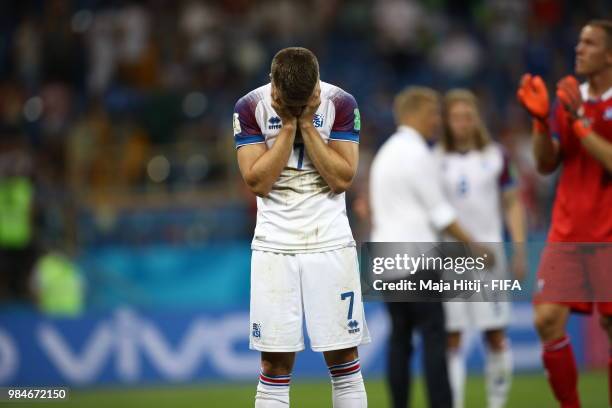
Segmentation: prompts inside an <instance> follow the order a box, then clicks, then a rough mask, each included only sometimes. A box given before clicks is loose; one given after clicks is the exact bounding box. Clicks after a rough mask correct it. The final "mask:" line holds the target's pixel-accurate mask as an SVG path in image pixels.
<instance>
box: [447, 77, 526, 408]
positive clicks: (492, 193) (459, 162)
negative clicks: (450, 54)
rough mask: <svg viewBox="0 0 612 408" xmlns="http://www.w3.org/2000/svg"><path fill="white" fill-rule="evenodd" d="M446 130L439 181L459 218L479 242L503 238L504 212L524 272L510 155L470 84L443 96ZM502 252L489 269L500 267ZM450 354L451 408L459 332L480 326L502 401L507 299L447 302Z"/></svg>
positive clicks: (460, 372)
mask: <svg viewBox="0 0 612 408" xmlns="http://www.w3.org/2000/svg"><path fill="white" fill-rule="evenodd" d="M444 102H445V108H446V109H445V112H446V121H445V134H444V137H443V139H442V142H441V143H440V144H439V145H438V146H437V148H436V154H437V155H438V157H439V162H440V166H441V174H442V179H443V185H444V188H445V191H446V194H447V197H448V199H449V200H450V202H451V204H452V205H453V207H454V208H455V209H456V211H457V217H458V221H459V223H460V224H461V225H462V226H463V227H464V228H465V229H466V231H467V232H468V233H469V234H470V235H471V236H472V237H473V238H474V239H475V240H477V241H479V242H503V225H504V220H503V218H504V216H505V219H506V225H507V226H508V230H509V232H510V235H511V238H512V240H513V242H515V243H517V244H516V245H515V249H516V252H515V256H514V259H513V269H514V272H515V273H516V274H517V275H519V276H517V277H522V275H523V274H524V254H523V252H522V246H521V243H524V241H525V238H526V237H525V218H524V210H523V207H522V204H521V203H520V200H519V197H518V192H517V188H516V183H515V180H514V177H513V174H512V171H511V168H510V163H509V160H508V156H507V155H506V154H505V152H504V151H503V150H502V148H501V147H500V146H499V145H498V144H496V143H493V142H492V141H491V140H490V138H489V135H488V132H487V129H486V127H485V126H484V123H483V122H482V119H481V118H480V115H479V112H478V107H477V100H476V97H475V96H474V95H473V93H472V92H470V91H468V90H462V89H457V90H451V91H449V92H448V93H447V94H446V96H445V98H444ZM504 267H505V263H504V262H503V254H502V256H496V266H495V267H494V268H493V271H489V273H491V272H492V273H493V274H495V273H496V272H495V271H496V270H497V271H498V273H499V271H500V270H501V269H500V268H504ZM445 312H446V328H447V331H448V332H449V337H448V347H449V349H448V358H449V374H450V381H451V386H452V388H453V396H454V404H453V405H454V408H460V407H463V400H464V387H465V361H464V360H465V359H464V356H463V355H462V352H461V332H462V331H463V330H465V329H467V328H468V327H470V326H475V327H476V328H478V329H480V330H482V331H484V339H485V343H486V349H487V353H486V366H485V376H486V388H487V401H488V407H489V408H499V407H503V406H504V405H505V403H506V399H507V395H508V391H509V389H510V381H511V374H512V357H511V352H510V347H509V344H508V341H507V339H506V335H505V331H504V329H505V327H506V326H507V325H508V322H509V317H510V303H508V302H495V301H488V302H447V303H445Z"/></svg>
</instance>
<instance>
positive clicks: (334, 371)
mask: <svg viewBox="0 0 612 408" xmlns="http://www.w3.org/2000/svg"><path fill="white" fill-rule="evenodd" d="M329 374H330V376H331V383H332V398H333V407H334V408H367V406H368V398H367V396H366V391H365V386H364V385H363V377H362V376H361V366H360V364H359V359H356V360H353V361H351V362H350V363H344V364H338V365H335V366H331V367H329Z"/></svg>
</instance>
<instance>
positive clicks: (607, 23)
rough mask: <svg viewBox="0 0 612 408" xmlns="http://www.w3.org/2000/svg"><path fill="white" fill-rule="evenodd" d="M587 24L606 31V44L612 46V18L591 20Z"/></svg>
mask: <svg viewBox="0 0 612 408" xmlns="http://www.w3.org/2000/svg"><path fill="white" fill-rule="evenodd" d="M586 25H588V26H591V27H598V28H601V29H602V30H604V31H605V33H606V44H607V46H608V48H612V20H603V19H598V20H591V21H589V22H588V23H587V24H586Z"/></svg>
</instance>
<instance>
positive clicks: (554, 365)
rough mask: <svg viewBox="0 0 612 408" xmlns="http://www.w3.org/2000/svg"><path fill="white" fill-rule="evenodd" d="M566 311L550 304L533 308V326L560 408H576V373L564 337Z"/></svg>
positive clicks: (569, 344) (562, 306)
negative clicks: (541, 347)
mask: <svg viewBox="0 0 612 408" xmlns="http://www.w3.org/2000/svg"><path fill="white" fill-rule="evenodd" d="M569 312H570V310H569V307H567V306H564V305H559V304H553V303H538V304H536V305H535V326H536V330H537V331H538V334H539V336H540V339H541V340H542V343H543V352H542V361H543V363H544V367H545V368H546V371H547V372H548V382H549V383H550V386H551V388H552V390H553V393H554V395H555V398H556V399H557V401H559V403H560V404H561V407H562V408H577V407H580V402H579V399H578V369H577V368H576V359H575V358H574V352H573V350H572V344H571V343H570V340H569V337H567V334H566V333H565V326H566V324H567V319H568V317H569Z"/></svg>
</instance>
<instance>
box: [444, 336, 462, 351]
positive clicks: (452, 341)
mask: <svg viewBox="0 0 612 408" xmlns="http://www.w3.org/2000/svg"><path fill="white" fill-rule="evenodd" d="M460 347H461V333H460V332H452V333H448V336H447V337H446V348H447V349H448V351H458V350H459V348H460Z"/></svg>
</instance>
